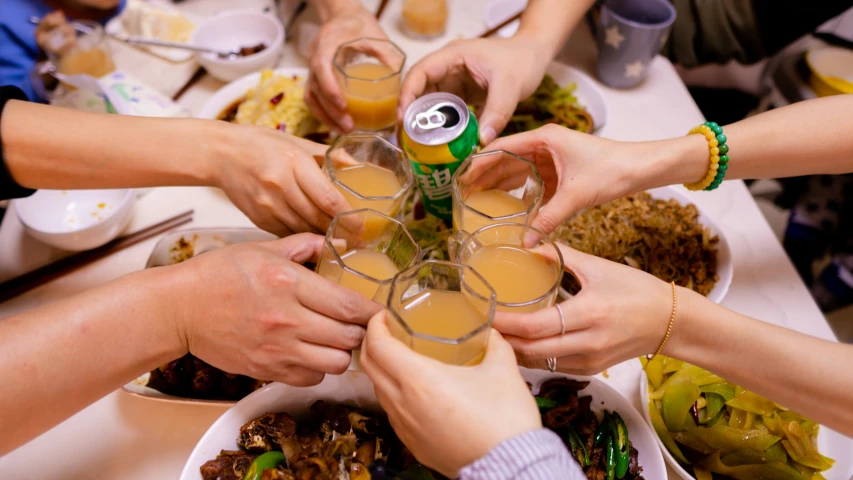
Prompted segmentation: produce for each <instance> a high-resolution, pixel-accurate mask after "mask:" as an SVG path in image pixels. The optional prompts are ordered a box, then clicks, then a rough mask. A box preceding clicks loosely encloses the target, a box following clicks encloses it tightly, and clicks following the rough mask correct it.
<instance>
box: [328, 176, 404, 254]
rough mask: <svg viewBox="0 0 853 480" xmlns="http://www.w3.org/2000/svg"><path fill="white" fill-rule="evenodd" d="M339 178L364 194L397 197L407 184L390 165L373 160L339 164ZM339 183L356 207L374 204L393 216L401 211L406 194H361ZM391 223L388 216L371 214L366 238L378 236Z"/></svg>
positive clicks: (374, 206) (368, 206)
mask: <svg viewBox="0 0 853 480" xmlns="http://www.w3.org/2000/svg"><path fill="white" fill-rule="evenodd" d="M335 178H336V179H337V182H339V183H342V184H344V185H346V186H347V187H349V188H350V189H352V190H353V191H355V192H356V193H358V194H359V195H361V196H362V197H393V196H394V195H397V193H399V191H400V189H401V188H403V186H402V185H401V184H400V180H399V179H397V176H396V175H395V174H394V172H392V171H391V170H388V169H387V168H382V167H379V166H377V165H373V164H372V163H360V164H358V165H353V166H348V167H343V168H337V169H335ZM335 186H336V187H338V190H340V192H341V194H342V195H343V196H344V198H345V199H346V201H347V203H349V205H350V207H352V209H353V210H358V209H360V208H372V209H373V210H376V211H377V212H379V213H384V214H385V215H388V216H390V217H393V216H394V215H396V214H397V210H398V209H399V208H400V202H401V201H402V196H400V197H399V198H396V199H391V200H369V199H364V198H358V197H357V196H355V195H353V194H352V193H350V192H348V191H347V190H346V189H345V188H343V187H341V186H340V185H338V184H337V183H336V184H335ZM387 223H388V221H387V220H385V219H384V218H381V217H379V216H371V217H369V218H368V219H367V221H366V223H365V227H364V228H365V233H364V234H363V236H364V238H373V237H375V236H376V235H378V234H379V233H381V232H382V229H383V228H384V227H385V225H386V224H387ZM371 232H372V233H371Z"/></svg>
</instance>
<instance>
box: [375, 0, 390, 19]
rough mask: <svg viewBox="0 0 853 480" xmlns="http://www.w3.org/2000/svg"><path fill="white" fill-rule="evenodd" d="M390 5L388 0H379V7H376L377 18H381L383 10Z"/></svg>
mask: <svg viewBox="0 0 853 480" xmlns="http://www.w3.org/2000/svg"><path fill="white" fill-rule="evenodd" d="M387 6H388V0H382V1H381V2H379V8H377V9H376V19H377V20H379V17H381V16H382V12H384V11H385V7H387Z"/></svg>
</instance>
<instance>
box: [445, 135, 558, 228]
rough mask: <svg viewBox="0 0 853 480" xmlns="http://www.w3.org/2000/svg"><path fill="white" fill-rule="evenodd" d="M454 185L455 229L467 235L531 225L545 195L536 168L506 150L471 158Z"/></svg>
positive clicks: (457, 176) (455, 178) (466, 162)
mask: <svg viewBox="0 0 853 480" xmlns="http://www.w3.org/2000/svg"><path fill="white" fill-rule="evenodd" d="M452 182H453V228H454V229H455V230H456V231H464V232H468V233H471V232H473V231H475V230H479V229H480V228H483V227H485V226H487V225H492V224H495V223H506V222H512V223H520V224H524V225H527V224H529V223H530V222H531V220H533V218H534V217H535V216H536V213H537V212H538V210H539V207H540V205H541V204H542V197H543V196H544V194H545V186H544V183H543V182H542V177H541V176H540V175H539V171H538V170H537V168H536V165H534V164H533V162H530V161H529V160H525V159H524V158H521V157H519V156H518V155H515V154H513V153H510V152H507V151H504V150H496V151H492V152H484V153H479V154H477V155H472V156H471V157H469V158H468V159H467V160H465V162H463V163H462V165H460V166H459V169H458V170H456V173H455V174H454V175H453V179H452Z"/></svg>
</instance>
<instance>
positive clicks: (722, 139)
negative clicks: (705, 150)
mask: <svg viewBox="0 0 853 480" xmlns="http://www.w3.org/2000/svg"><path fill="white" fill-rule="evenodd" d="M703 125H705V126H706V127H708V128H710V129H711V131H712V132H714V134H715V135H716V138H717V148H718V149H719V150H720V162H719V166H718V167H717V175H716V176H715V177H714V181H713V182H711V184H710V185H708V186H707V187H705V188H704V190H705V191H706V192H710V191H711V190H714V189H716V188H717V187H719V186H720V184H721V183H723V179H724V178H725V177H726V170H728V169H729V155H728V153H729V146H728V145H726V142H727V141H728V137H726V135H725V134H724V133H723V127H721V126H719V125H718V124H717V123H716V122H705V123H704V124H703Z"/></svg>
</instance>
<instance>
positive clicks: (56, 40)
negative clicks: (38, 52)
mask: <svg viewBox="0 0 853 480" xmlns="http://www.w3.org/2000/svg"><path fill="white" fill-rule="evenodd" d="M76 39H77V34H76V33H75V32H74V27H73V26H72V25H71V24H70V23H68V20H67V19H66V18H65V14H64V13H62V11H61V10H57V11H55V12H51V13H48V14H47V15H45V16H44V17H42V19H41V20H39V23H38V25H37V26H36V43H37V44H38V46H39V48H41V49H42V51H44V52H45V53H50V54H54V55H61V54H63V53H65V52H67V51H68V50H70V49H71V47H72V46H73V45H74V42H75V41H76Z"/></svg>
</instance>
